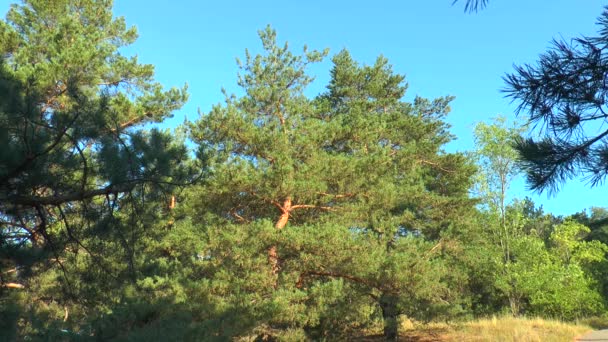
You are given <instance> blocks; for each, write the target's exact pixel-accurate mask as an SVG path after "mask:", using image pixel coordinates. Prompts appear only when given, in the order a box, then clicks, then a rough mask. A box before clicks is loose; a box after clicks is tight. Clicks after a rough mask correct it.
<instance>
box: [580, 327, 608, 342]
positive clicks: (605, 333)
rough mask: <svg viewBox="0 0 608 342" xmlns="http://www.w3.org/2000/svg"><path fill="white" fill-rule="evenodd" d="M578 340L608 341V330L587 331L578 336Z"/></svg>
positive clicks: (583, 341) (581, 341)
mask: <svg viewBox="0 0 608 342" xmlns="http://www.w3.org/2000/svg"><path fill="white" fill-rule="evenodd" d="M576 341H578V342H587V341H589V342H591V341H593V342H600V341H606V342H608V330H595V331H592V332H590V333H587V334H585V335H583V336H581V337H578V338H576Z"/></svg>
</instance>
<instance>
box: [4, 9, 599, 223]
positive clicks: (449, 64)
mask: <svg viewBox="0 0 608 342" xmlns="http://www.w3.org/2000/svg"><path fill="white" fill-rule="evenodd" d="M461 1H464V0H461ZM11 2H14V1H9V0H0V11H1V13H5V12H6V10H7V9H8V6H9V3H11ZM114 2H115V10H114V13H115V14H116V15H118V16H124V17H125V18H126V21H127V23H128V24H129V25H135V26H136V27H137V28H138V30H139V34H140V38H139V40H138V41H137V42H136V43H135V44H134V45H133V46H132V47H131V48H129V50H128V51H126V53H136V54H137V55H138V56H139V58H140V61H142V62H145V63H151V64H154V65H155V66H156V73H157V79H158V80H159V81H160V82H162V83H163V84H164V85H166V86H180V85H182V84H184V83H186V82H187V83H188V84H189V91H190V101H189V103H188V104H187V105H186V106H185V107H184V108H183V109H182V110H181V111H180V112H178V113H177V114H176V116H175V118H173V119H171V120H169V121H168V122H167V124H166V125H167V126H168V127H175V126H176V125H178V124H179V123H181V122H183V120H184V117H187V118H188V119H190V120H194V119H196V118H197V117H198V114H197V109H198V108H200V109H201V111H202V112H206V111H208V110H209V109H210V108H211V106H212V105H213V104H216V103H218V102H220V101H221V100H222V98H223V97H222V94H221V92H220V89H221V87H225V88H226V89H227V90H228V92H236V91H238V89H237V87H236V72H237V67H236V63H235V58H236V57H242V56H243V55H244V49H245V48H248V49H249V50H250V51H251V52H253V53H255V52H257V51H259V50H260V44H259V39H258V37H257V30H259V29H262V28H264V27H265V26H266V25H267V24H270V25H272V27H273V28H275V29H276V30H277V33H278V39H279V41H281V42H283V41H288V42H289V43H290V46H291V47H292V48H293V49H294V51H300V49H301V47H302V46H303V45H304V44H307V45H308V46H309V48H315V49H323V48H330V55H331V54H335V53H337V52H339V51H340V50H341V49H343V48H346V49H348V50H349V51H350V52H351V53H352V55H353V57H354V58H355V59H356V60H358V61H360V62H364V63H373V61H374V60H375V58H376V57H377V56H378V55H379V54H382V55H384V56H386V57H387V58H388V59H389V60H390V61H391V63H392V64H393V66H394V69H395V70H396V71H397V72H399V73H403V74H405V75H406V76H407V81H408V82H409V85H410V87H409V92H408V95H407V98H408V99H411V98H413V97H414V96H415V95H420V96H423V97H428V98H433V97H437V96H443V95H454V96H456V100H455V101H454V102H453V105H452V112H451V114H450V115H449V118H448V121H449V122H450V124H452V132H453V133H454V134H455V135H456V136H457V137H458V140H456V141H455V142H453V143H451V144H450V145H449V146H447V150H448V151H465V150H470V149H472V148H473V138H472V129H473V126H474V124H475V123H476V122H479V121H488V120H489V119H490V118H491V117H493V116H496V115H497V114H502V115H505V116H507V117H514V116H513V115H514V114H513V112H514V109H515V105H514V104H510V103H509V101H508V100H507V99H505V98H503V94H501V93H500V91H499V90H500V89H501V88H502V87H503V86H504V83H503V81H502V76H503V75H504V74H505V73H507V72H510V71H512V70H513V64H522V63H526V62H528V63H532V62H534V61H536V59H537V56H538V54H540V53H542V52H543V51H545V50H546V48H547V47H548V46H549V42H550V41H551V39H553V38H560V37H563V38H566V39H569V38H571V37H575V36H578V35H581V34H583V35H593V34H594V33H595V32H596V26H595V21H596V18H597V17H598V16H599V15H600V13H601V11H602V7H603V6H604V5H605V1H600V0H509V1H505V0H490V3H489V5H488V8H487V9H485V10H483V11H481V12H479V13H477V14H465V13H463V6H464V4H463V3H459V4H456V5H454V6H451V3H452V0H390V1H388V0H387V1H376V2H372V1H358V0H349V1H344V0H334V1H329V0H324V1H320V0H309V1H288V0H283V1H279V0H276V1H274V0H257V1H230V0H224V1H195V0H173V1H168V0H115V1H114ZM330 66H331V65H330V63H329V60H327V61H326V62H324V63H321V64H319V65H316V66H315V67H313V68H311V70H310V71H311V73H312V74H313V75H316V76H317V81H316V82H315V83H314V84H313V85H312V86H311V87H310V88H309V90H308V91H307V94H309V95H310V96H314V95H316V94H318V93H319V92H321V91H323V90H324V89H323V88H324V86H325V85H326V84H327V80H328V78H329V69H330ZM606 189H607V185H604V186H600V187H597V188H595V189H590V188H589V187H588V186H586V185H585V184H584V183H581V182H578V181H570V182H569V183H567V184H566V185H565V186H563V187H562V189H561V191H560V192H559V193H558V194H557V195H556V196H552V197H547V195H546V194H543V195H535V194H533V193H531V192H528V191H526V189H525V184H524V182H523V180H522V179H520V180H518V181H516V182H515V183H514V184H513V186H512V188H511V190H510V193H511V195H512V196H513V197H518V198H523V197H524V196H530V197H532V198H533V199H534V201H535V202H537V203H540V204H542V205H543V207H544V208H545V210H546V211H549V212H553V213H555V214H570V213H574V212H576V211H580V210H583V209H585V208H589V207H591V206H608V202H607V201H606V196H605V195H604V194H605V191H606Z"/></svg>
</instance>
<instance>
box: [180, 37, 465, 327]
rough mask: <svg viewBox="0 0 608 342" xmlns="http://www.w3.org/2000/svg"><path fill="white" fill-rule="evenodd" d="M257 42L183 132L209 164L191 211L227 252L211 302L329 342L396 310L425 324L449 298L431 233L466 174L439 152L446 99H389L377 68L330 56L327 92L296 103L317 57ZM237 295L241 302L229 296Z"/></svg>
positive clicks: (394, 88)
mask: <svg viewBox="0 0 608 342" xmlns="http://www.w3.org/2000/svg"><path fill="white" fill-rule="evenodd" d="M260 37H261V39H262V45H263V47H264V54H263V55H259V56H256V57H251V56H250V55H249V54H247V56H246V60H245V62H244V63H241V64H240V68H241V71H242V73H241V74H240V75H239V85H240V86H241V87H242V88H243V93H244V94H245V95H244V96H243V97H241V98H237V97H236V96H228V95H227V96H226V103H225V104H224V105H217V106H215V107H214V108H213V110H212V111H211V112H210V113H208V114H206V115H204V116H201V118H200V119H199V120H198V121H197V122H195V123H192V124H191V125H190V130H191V133H192V137H193V139H194V140H195V141H196V142H197V144H198V145H199V146H200V154H199V155H201V156H203V157H204V158H205V160H208V161H209V167H208V169H207V172H208V178H207V180H206V182H205V184H204V185H202V186H200V187H199V188H194V189H192V190H191V192H190V196H189V199H188V202H190V203H191V208H192V213H191V215H192V216H193V217H196V222H197V223H199V224H200V226H199V227H200V229H201V230H203V231H205V232H207V234H209V235H208V236H209V238H210V239H217V238H218V237H217V234H221V239H228V241H230V243H227V242H225V243H223V245H224V246H225V247H224V248H225V250H232V251H233V253H235V254H234V256H235V257H236V255H238V256H239V259H238V260H239V261H237V260H233V259H231V258H230V259H222V260H218V261H217V262H218V269H217V270H216V271H215V272H216V273H214V275H213V276H212V278H213V279H214V281H215V280H218V279H220V278H223V282H224V283H225V284H230V285H225V286H226V288H225V290H226V291H228V292H223V293H222V294H221V295H222V298H224V299H228V298H234V301H233V302H232V304H231V305H233V306H236V305H238V304H237V303H243V302H247V303H255V305H252V306H251V307H249V306H248V307H247V308H246V309H243V308H239V311H240V312H254V311H255V312H258V313H259V314H257V316H253V319H254V320H255V322H256V324H257V326H256V327H255V328H253V329H252V330H251V331H250V333H253V334H259V335H260V336H264V335H272V336H275V337H277V338H282V337H280V336H283V335H282V334H284V333H287V334H292V333H295V332H296V331H300V330H301V331H304V332H306V333H307V334H308V335H309V336H315V337H318V338H321V337H322V336H325V337H327V336H334V335H335V334H339V333H341V332H347V331H350V330H352V329H353V328H354V327H357V328H361V327H363V326H365V324H369V322H370V321H371V320H372V317H374V315H375V317H378V316H382V315H383V316H384V320H385V323H386V322H392V323H390V324H388V325H390V326H391V327H387V329H389V330H390V329H396V324H395V322H396V316H397V315H399V314H401V313H407V314H409V315H411V316H412V317H418V318H429V317H434V316H435V315H436V314H437V312H440V311H442V310H443V309H441V308H442V307H443V306H445V303H446V299H447V298H449V297H450V294H449V291H448V290H447V287H446V285H445V279H444V277H445V278H447V276H446V275H447V272H446V271H445V266H444V264H443V262H442V261H441V260H440V259H439V258H438V256H439V255H440V254H441V251H442V250H443V242H441V241H442V240H439V238H440V236H441V232H442V231H443V230H445V229H447V228H448V227H453V226H455V227H459V228H461V226H459V223H457V222H458V218H459V217H461V215H462V212H463V211H466V210H471V209H472V202H471V201H470V200H469V199H468V198H467V189H468V187H469V186H470V175H471V174H472V171H473V168H472V166H471V165H470V164H469V163H468V161H467V160H466V158H465V157H464V156H462V155H458V154H446V153H443V152H441V146H442V145H443V144H445V143H447V142H449V141H450V140H451V139H452V136H451V135H450V134H449V133H448V131H447V129H448V126H447V124H446V123H445V122H444V121H443V118H444V116H445V115H446V114H447V112H448V111H449V106H448V105H449V102H450V101H451V98H450V97H446V98H438V99H435V100H432V101H431V100H426V99H422V98H416V99H415V101H414V102H413V103H406V102H402V101H401V98H402V97H403V95H404V94H405V90H406V88H407V86H406V84H405V83H404V77H403V76H401V75H397V74H394V73H393V71H392V69H391V66H390V65H389V64H388V61H387V60H386V59H385V58H383V57H379V58H378V59H377V60H376V62H375V64H374V65H371V66H360V65H358V64H357V63H356V62H355V61H354V60H353V59H352V58H351V56H350V54H349V53H348V52H346V51H342V52H340V53H338V54H337V55H336V56H334V58H333V63H334V67H333V69H332V71H331V76H332V77H331V80H330V83H329V85H328V91H327V92H326V93H324V94H321V95H320V96H318V97H317V98H315V99H313V100H310V99H308V98H306V97H305V96H304V95H303V90H304V88H305V86H306V85H307V84H308V83H309V82H310V80H311V78H310V77H309V76H307V75H306V70H305V68H306V66H307V65H308V64H309V63H313V62H316V61H319V60H320V59H321V58H322V57H323V56H324V55H325V54H326V52H317V51H313V52H308V51H307V50H306V49H305V50H304V53H303V55H302V56H296V55H293V54H292V53H291V52H290V51H289V50H288V48H287V45H285V46H283V47H279V46H278V45H277V43H276V35H275V33H274V31H272V30H271V29H270V28H267V29H266V30H264V31H261V32H260ZM260 222H266V223H265V227H266V228H265V230H264V233H263V234H262V233H261V232H258V233H256V235H255V236H254V237H250V235H249V234H251V232H252V229H254V230H255V228H254V227H257V226H258V225H259V224H260ZM271 222H274V226H275V228H272V223H271ZM229 227H232V228H229ZM237 228H238V229H237ZM220 232H221V233H220ZM244 232H247V235H245V236H243V235H242V234H243V233H244ZM273 236H274V237H273ZM250 239H251V240H250ZM433 240H434V242H433ZM243 241H247V244H246V245H247V248H248V249H247V251H245V250H241V249H240V248H239V247H237V246H240V245H241V243H243ZM262 241H263V242H265V244H263V245H260V243H261V242H262ZM256 246H257V247H256ZM234 248H238V249H236V250H235V249H234ZM215 253H219V252H212V253H211V254H209V255H210V258H212V259H211V260H215V257H214V255H215ZM247 253H251V254H247ZM274 253H276V254H278V256H275V254H274ZM231 254H232V253H231ZM241 258H243V259H241ZM251 262H254V264H250V263H251ZM243 267H245V270H246V271H245V270H244V269H243ZM253 270H255V271H253ZM224 277H225V278H224ZM336 286H338V287H339V288H340V289H341V291H342V293H337V292H336V288H335V287H336ZM242 288H247V289H248V291H247V296H255V299H251V298H249V297H246V298H249V299H247V300H245V299H238V300H237V298H241V296H244V295H245V294H242V293H241V290H240V289H242ZM332 289H333V290H332ZM327 291H330V292H329V293H328V292H327ZM330 293H331V294H330ZM321 295H323V296H328V297H324V298H322V297H317V296H321ZM254 308H255V310H254ZM338 313H345V314H342V315H338ZM366 322H368V323H366ZM298 329H300V330H298ZM389 333H390V332H389ZM328 334H329V335H328ZM290 336H291V335H290ZM387 336H388V335H387ZM285 338H287V337H285Z"/></svg>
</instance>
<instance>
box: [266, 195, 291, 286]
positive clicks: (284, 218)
mask: <svg viewBox="0 0 608 342" xmlns="http://www.w3.org/2000/svg"><path fill="white" fill-rule="evenodd" d="M281 211H282V212H281V216H279V219H278V220H277V223H275V225H274V226H275V228H276V229H278V230H281V229H283V228H285V226H286V225H287V222H288V221H289V213H290V212H291V197H289V196H288V197H287V198H286V199H285V201H284V202H283V206H282V207H281ZM268 261H269V262H270V267H271V269H272V274H274V275H275V276H276V275H278V274H279V269H280V265H279V255H278V253H277V247H276V246H272V247H270V249H268ZM276 285H277V284H276V283H275V287H276Z"/></svg>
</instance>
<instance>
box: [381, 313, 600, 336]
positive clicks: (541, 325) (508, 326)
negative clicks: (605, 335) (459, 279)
mask: <svg viewBox="0 0 608 342" xmlns="http://www.w3.org/2000/svg"><path fill="white" fill-rule="evenodd" d="M401 328H402V329H401V330H402V334H401V337H402V338H401V339H400V340H401V341H417V342H430V341H454V342H456V341H496V342H506V341H509V342H511V341H517V342H533V341H534V342H536V341H538V342H553V341H555V342H562V341H573V340H574V338H575V337H576V336H580V335H582V334H584V333H585V332H588V331H590V330H592V328H590V327H589V326H587V325H583V324H572V323H563V322H559V321H551V320H545V319H540V318H512V317H501V318H492V319H483V320H476V321H471V322H465V323H459V324H438V323H434V324H428V325H413V324H411V323H410V322H407V321H405V322H403V324H402V326H401ZM372 340H373V339H372Z"/></svg>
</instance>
